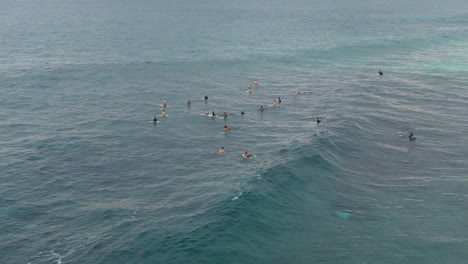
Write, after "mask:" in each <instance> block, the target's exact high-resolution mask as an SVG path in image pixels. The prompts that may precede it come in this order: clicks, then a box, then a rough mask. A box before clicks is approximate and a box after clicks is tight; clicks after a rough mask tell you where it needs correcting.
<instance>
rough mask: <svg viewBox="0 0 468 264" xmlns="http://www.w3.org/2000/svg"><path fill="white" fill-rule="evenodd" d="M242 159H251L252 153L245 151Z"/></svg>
mask: <svg viewBox="0 0 468 264" xmlns="http://www.w3.org/2000/svg"><path fill="white" fill-rule="evenodd" d="M242 157H244V158H250V157H252V155H251V154H250V153H248V152H247V151H244V153H242Z"/></svg>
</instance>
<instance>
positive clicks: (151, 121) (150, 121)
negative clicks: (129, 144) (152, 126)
mask: <svg viewBox="0 0 468 264" xmlns="http://www.w3.org/2000/svg"><path fill="white" fill-rule="evenodd" d="M159 122H160V121H159V120H158V121H156V123H159ZM148 123H154V121H153V120H149V121H148Z"/></svg>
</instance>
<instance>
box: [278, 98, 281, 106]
mask: <svg viewBox="0 0 468 264" xmlns="http://www.w3.org/2000/svg"><path fill="white" fill-rule="evenodd" d="M278 104H281V97H279V96H278Z"/></svg>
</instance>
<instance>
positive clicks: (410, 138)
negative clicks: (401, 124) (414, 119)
mask: <svg viewBox="0 0 468 264" xmlns="http://www.w3.org/2000/svg"><path fill="white" fill-rule="evenodd" d="M409 140H410V141H413V140H416V137H415V136H414V133H413V132H411V134H410V135H409Z"/></svg>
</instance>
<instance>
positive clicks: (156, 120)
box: [153, 116, 158, 124]
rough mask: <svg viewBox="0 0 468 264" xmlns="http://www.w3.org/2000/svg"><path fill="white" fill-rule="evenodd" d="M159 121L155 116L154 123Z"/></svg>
mask: <svg viewBox="0 0 468 264" xmlns="http://www.w3.org/2000/svg"><path fill="white" fill-rule="evenodd" d="M157 122H158V119H157V118H156V116H154V117H153V123H155V124H156V123H157Z"/></svg>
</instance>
